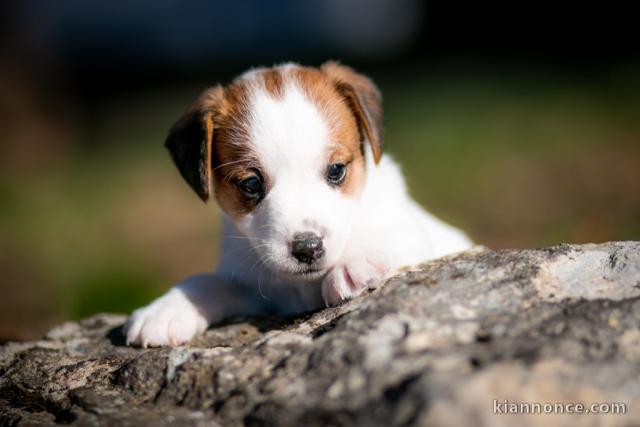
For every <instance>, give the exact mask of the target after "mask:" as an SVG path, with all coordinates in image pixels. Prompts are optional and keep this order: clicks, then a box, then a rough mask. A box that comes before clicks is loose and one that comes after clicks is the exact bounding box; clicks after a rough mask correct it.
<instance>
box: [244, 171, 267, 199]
mask: <svg viewBox="0 0 640 427" xmlns="http://www.w3.org/2000/svg"><path fill="white" fill-rule="evenodd" d="M238 189H239V190H240V191H241V192H242V194H244V195H245V196H246V197H248V198H250V199H257V198H259V197H262V195H263V194H264V183H263V182H262V178H260V177H259V176H255V175H254V176H252V177H249V178H247V179H243V180H242V181H240V182H239V183H238Z"/></svg>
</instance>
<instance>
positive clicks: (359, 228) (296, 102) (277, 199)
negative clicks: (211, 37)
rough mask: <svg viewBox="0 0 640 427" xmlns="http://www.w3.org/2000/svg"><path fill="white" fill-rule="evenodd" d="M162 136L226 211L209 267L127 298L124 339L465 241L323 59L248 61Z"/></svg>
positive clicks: (186, 327)
mask: <svg viewBox="0 0 640 427" xmlns="http://www.w3.org/2000/svg"><path fill="white" fill-rule="evenodd" d="M165 145H166V147H167V148H168V149H169V151H170V153H171V156H172V158H173V161H174V162H175V164H176V166H177V168H178V169H179V171H180V173H181V174H182V176H183V177H184V179H185V180H186V181H187V183H188V184H189V185H190V186H191V188H192V189H193V190H195V192H196V193H197V194H198V196H200V198H201V199H202V200H204V201H207V200H208V199H209V198H210V197H211V196H212V195H213V196H214V197H215V199H216V200H217V202H218V204H219V205H220V207H221V208H222V210H223V211H224V213H225V215H224V227H223V228H224V236H223V242H222V255H221V260H220V267H219V268H218V270H217V271H216V272H214V273H208V274H202V275H198V276H193V277H190V278H188V279H187V280H185V281H184V282H182V283H179V284H178V285H176V286H175V287H174V288H172V289H171V290H170V291H169V292H167V293H166V294H165V295H163V296H162V297H160V298H158V299H157V300H155V301H153V302H152V303H151V304H150V305H148V306H146V307H143V308H140V309H138V310H136V311H134V312H133V314H132V315H131V317H130V319H129V320H128V322H127V325H126V326H125V331H126V337H127V342H128V343H130V344H136V345H142V346H144V347H146V346H163V345H172V346H176V345H180V344H183V343H185V342H186V341H189V340H190V339H191V338H193V337H194V335H196V334H199V333H201V332H203V331H204V330H205V329H206V328H207V327H208V325H210V324H214V323H217V322H220V321H222V320H223V319H226V318H229V317H235V316H244V315H260V314H267V313H275V314H279V315H288V314H294V313H301V312H305V311H309V310H315V309H318V308H320V307H324V306H325V305H333V304H337V303H339V302H340V301H343V300H346V299H349V298H353V297H354V296H357V295H359V294H360V293H361V292H362V291H363V290H365V289H367V288H371V287H375V286H376V285H378V284H380V283H381V282H382V279H383V278H384V277H385V276H386V275H387V274H389V273H390V272H392V271H393V270H395V269H397V268H398V267H401V266H404V265H408V264H414V263H418V262H421V261H425V260H429V259H433V258H437V257H441V256H443V255H447V254H450V253H454V252H458V251H463V250H465V249H467V248H469V247H470V246H471V241H470V240H469V238H467V236H466V235H465V234H464V233H462V232H461V231H459V230H457V229H456V228H453V227H451V226H450V225H447V224H445V223H444V222H442V221H440V220H439V219H437V218H435V217H434V216H432V215H431V214H429V213H428V212H426V211H425V210H423V209H422V208H421V207H420V206H419V205H418V204H416V202H414V201H413V200H412V199H411V198H410V196H409V195H408V193H407V190H406V188H405V183H404V180H403V177H402V174H401V172H400V169H399V168H398V166H397V165H396V164H395V163H394V161H393V160H392V159H391V158H390V157H388V156H387V155H385V154H383V153H382V105H381V96H380V92H379V91H378V89H377V87H376V86H375V85H374V83H373V82H372V81H371V80H370V79H368V78H367V77H365V76H363V75H361V74H358V73H356V72H355V71H354V70H352V69H351V68H349V67H346V66H344V65H340V64H338V63H335V62H327V63H325V64H323V65H322V66H320V67H319V68H309V67H302V66H299V65H296V64H286V65H282V66H277V67H273V68H260V69H254V70H251V71H248V72H247V73H245V74H243V75H241V76H240V77H238V78H237V79H236V80H234V81H233V82H232V83H231V84H230V85H229V86H227V87H222V86H216V87H214V88H211V89H208V90H206V91H205V92H204V93H203V94H202V95H201V96H200V97H199V98H198V99H197V101H196V102H195V103H194V104H193V106H191V108H189V110H188V111H187V112H186V113H185V114H184V115H183V116H182V117H181V118H180V119H179V120H178V122H177V123H176V124H175V125H174V126H173V128H172V129H171V131H170V133H169V136H168V138H167V141H166V143H165Z"/></svg>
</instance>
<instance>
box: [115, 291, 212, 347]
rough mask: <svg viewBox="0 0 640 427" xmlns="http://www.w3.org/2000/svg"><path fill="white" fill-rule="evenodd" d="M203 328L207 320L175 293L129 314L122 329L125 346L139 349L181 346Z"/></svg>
mask: <svg viewBox="0 0 640 427" xmlns="http://www.w3.org/2000/svg"><path fill="white" fill-rule="evenodd" d="M206 328H207V320H206V319H205V318H204V316H203V315H202V314H201V313H200V312H199V311H198V309H197V308H196V307H195V306H194V305H193V304H192V303H191V301H189V299H188V298H187V297H186V296H185V295H184V294H183V293H182V292H181V291H180V290H177V289H173V290H171V291H169V292H168V293H167V294H166V295H164V296H162V297H160V298H158V299H157V300H155V301H154V302H152V303H151V304H149V305H148V306H146V307H142V308H139V309H137V310H136V311H134V312H133V313H132V314H131V317H129V320H128V321H127V324H126V325H125V335H126V337H127V344H135V345H141V346H142V347H148V346H150V347H159V346H163V345H170V346H177V345H181V344H184V343H185V342H187V341H189V340H190V339H191V338H193V337H194V336H195V335H196V334H199V333H201V332H203V331H204V330H205V329H206Z"/></svg>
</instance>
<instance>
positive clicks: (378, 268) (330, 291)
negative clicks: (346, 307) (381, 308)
mask: <svg viewBox="0 0 640 427" xmlns="http://www.w3.org/2000/svg"><path fill="white" fill-rule="evenodd" d="M390 267H391V265H390V260H389V257H388V256H387V254H386V253H384V252H383V251H381V250H379V249H376V248H373V247H370V248H364V247H350V248H347V250H346V251H345V254H344V255H343V256H342V258H341V260H340V261H339V262H338V264H337V265H336V266H335V267H334V268H332V269H331V271H329V273H328V274H327V276H326V277H325V278H324V280H323V282H322V298H323V299H324V302H325V304H326V305H327V306H330V305H334V304H337V303H339V302H341V301H343V300H346V299H350V298H353V297H355V296H357V295H359V294H360V293H362V291H363V290H365V289H367V288H371V287H375V286H377V285H379V284H380V283H381V281H382V279H383V278H384V277H385V275H386V274H387V273H388V272H389V270H390Z"/></svg>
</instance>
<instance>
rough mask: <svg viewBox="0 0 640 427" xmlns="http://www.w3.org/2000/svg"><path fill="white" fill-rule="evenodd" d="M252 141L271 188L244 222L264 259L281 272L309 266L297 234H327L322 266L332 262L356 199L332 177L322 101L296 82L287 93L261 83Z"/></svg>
mask: <svg viewBox="0 0 640 427" xmlns="http://www.w3.org/2000/svg"><path fill="white" fill-rule="evenodd" d="M250 103H251V109H250V117H249V122H250V136H251V138H250V144H251V145H252V147H251V148H252V149H253V150H254V151H255V153H256V154H257V157H258V158H259V159H260V163H261V166H262V168H263V171H262V172H263V173H264V175H265V177H264V178H265V180H266V182H267V183H268V184H267V185H268V193H267V195H266V197H265V198H264V199H263V200H262V201H261V203H260V204H259V205H258V206H257V207H256V209H255V210H254V211H253V212H251V213H250V214H248V215H246V216H245V217H244V218H241V219H239V223H238V226H239V227H240V229H241V230H242V231H243V232H244V233H245V234H246V235H247V236H248V237H249V238H251V239H252V241H253V243H254V246H255V247H256V249H257V250H258V253H259V254H260V255H261V257H262V258H263V260H264V261H265V262H266V263H267V265H269V266H270V267H271V268H274V269H276V270H278V271H281V272H285V273H286V272H288V273H297V272H301V271H303V270H304V268H303V267H302V266H300V265H299V263H298V262H297V261H296V260H295V259H294V258H293V257H292V256H291V246H290V245H291V240H292V239H293V235H294V234H296V233H300V232H305V231H313V232H315V233H316V234H318V235H320V236H321V237H322V238H323V245H324V248H325V251H326V252H325V255H324V257H323V259H321V260H320V265H319V267H320V268H323V269H327V268H330V267H332V265H333V264H335V263H336V262H337V260H338V258H339V257H340V256H341V254H342V252H343V251H344V247H345V245H346V241H347V239H348V236H349V230H350V227H351V221H352V216H353V213H354V211H355V205H356V201H355V200H354V198H353V197H349V196H347V195H345V194H343V193H342V192H341V191H339V190H338V189H336V188H333V187H331V186H330V185H329V184H328V183H327V180H326V170H327V167H328V152H329V147H330V145H331V144H332V143H336V142H337V141H331V139H330V136H331V132H330V127H329V124H328V123H327V122H326V120H325V116H329V117H330V115H323V114H322V113H321V112H320V110H319V109H318V106H317V105H315V104H314V103H313V102H312V101H311V100H310V99H309V98H308V97H307V96H305V94H304V93H303V91H302V90H301V89H300V88H299V87H298V86H297V85H296V83H295V82H287V84H286V85H285V88H284V90H283V93H282V96H281V97H277V98H276V97H273V96H272V95H270V94H269V93H267V92H265V91H264V90H261V89H259V88H255V89H254V91H253V93H252V95H251V97H250Z"/></svg>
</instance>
